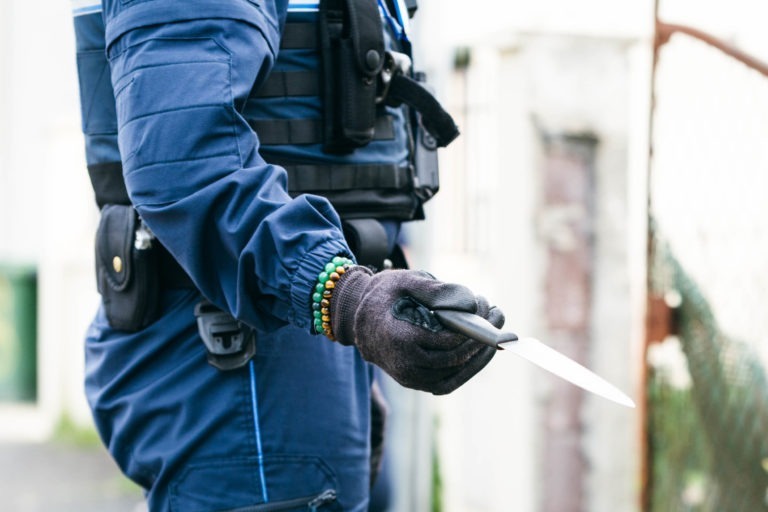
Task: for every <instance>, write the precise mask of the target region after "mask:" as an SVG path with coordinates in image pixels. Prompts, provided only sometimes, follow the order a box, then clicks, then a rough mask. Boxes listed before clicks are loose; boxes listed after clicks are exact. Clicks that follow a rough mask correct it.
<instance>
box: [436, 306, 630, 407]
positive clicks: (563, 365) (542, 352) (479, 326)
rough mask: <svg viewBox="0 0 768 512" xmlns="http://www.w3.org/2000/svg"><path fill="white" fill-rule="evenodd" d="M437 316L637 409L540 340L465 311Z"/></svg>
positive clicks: (457, 328)
mask: <svg viewBox="0 0 768 512" xmlns="http://www.w3.org/2000/svg"><path fill="white" fill-rule="evenodd" d="M433 313H434V315H435V317H437V319H438V320H440V323H441V324H443V325H444V326H445V327H447V328H449V329H451V330H452V331H455V332H458V333H460V334H463V335H465V336H467V337H468V338H472V339H473V340H476V341H479V342H481V343H484V344H486V345H489V346H491V347H494V348H497V349H499V350H511V351H512V352H514V353H515V354H517V355H518V356H520V357H522V358H523V359H527V360H528V361H530V362H532V363H533V364H535V365H537V366H539V367H541V368H543V369H545V370H547V371H549V372H552V373H554V374H555V375H557V376H558V377H560V378H563V379H565V380H567V381H569V382H571V383H572V384H575V385H577V386H579V387H580V388H583V389H586V390H587V391H591V392H592V393H595V394H596V395H599V396H602V397H603V398H607V399H608V400H612V401H614V402H616V403H618V404H621V405H624V406H626V407H635V402H634V401H632V399H631V398H629V397H628V396H627V395H626V394H624V393H623V392H622V391H621V390H619V389H618V388H617V387H616V386H614V385H613V384H611V383H610V382H608V381H606V380H605V379H603V378H602V377H600V376H599V375H597V374H595V373H593V372H592V371H591V370H588V369H587V368H584V367H583V366H582V365H580V364H579V363H577V362H576V361H574V360H573V359H570V358H568V357H566V356H564V355H563V354H561V353H560V352H558V351H557V350H555V349H553V348H550V347H548V346H547V345H545V344H543V343H542V342H540V341H539V340H537V339H536V338H518V336H517V334H515V333H513V332H509V331H502V330H501V329H497V328H496V327H495V326H494V325H493V324H491V323H490V322H489V321H487V320H486V319H484V318H483V317H481V316H478V315H475V314H472V313H467V312H465V311H454V310H449V309H439V310H435V311H433Z"/></svg>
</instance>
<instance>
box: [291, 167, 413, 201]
mask: <svg viewBox="0 0 768 512" xmlns="http://www.w3.org/2000/svg"><path fill="white" fill-rule="evenodd" d="M283 167H285V170H286V171H288V189H289V190H290V192H291V193H292V194H301V193H306V192H317V193H328V192H340V191H344V190H365V189H379V190H381V189H394V190H399V189H404V188H407V187H411V186H413V172H412V170H411V168H410V167H400V166H398V165H396V164H360V165H354V164H342V165H302V164H299V165H290V164H289V165H284V166H283Z"/></svg>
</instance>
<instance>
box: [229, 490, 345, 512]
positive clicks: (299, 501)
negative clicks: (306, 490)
mask: <svg viewBox="0 0 768 512" xmlns="http://www.w3.org/2000/svg"><path fill="white" fill-rule="evenodd" d="M333 501H336V491H335V490H333V489H326V490H325V491H323V492H321V493H320V494H318V495H313V496H305V497H303V498H294V499H291V500H285V501H276V502H274V503H263V504H261V505H253V506H250V507H243V508H236V509H232V510H229V511H226V512H278V511H280V510H288V509H291V508H295V507H300V506H302V505H306V507H307V510H310V511H312V512H317V510H318V509H319V508H320V507H322V506H323V505H326V504H328V503H331V502H333Z"/></svg>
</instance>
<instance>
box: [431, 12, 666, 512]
mask: <svg viewBox="0 0 768 512" xmlns="http://www.w3.org/2000/svg"><path fill="white" fill-rule="evenodd" d="M421 4H422V5H421V7H420V9H421V11H420V13H419V18H420V20H421V21H419V22H417V24H416V28H417V29H419V30H420V32H419V35H420V41H427V42H429V43H431V44H429V45H426V44H425V45H424V46H422V47H421V48H422V50H421V55H420V56H417V59H416V62H417V65H418V64H420V65H421V67H423V68H426V69H427V70H428V72H429V75H430V76H431V77H432V78H433V79H434V83H435V85H436V87H437V89H438V93H439V94H440V95H441V96H442V97H443V98H444V99H447V100H448V101H449V104H448V106H449V107H452V108H449V110H451V112H452V113H453V114H454V115H457V117H458V119H459V124H460V127H461V128H462V133H463V134H462V140H460V141H458V142H457V143H455V144H456V146H455V147H453V146H452V147H450V148H448V149H446V150H443V153H442V158H441V180H442V187H441V192H440V194H439V195H438V196H437V197H436V198H435V199H434V200H433V204H431V205H430V209H429V210H428V216H429V217H428V219H429V221H428V222H427V223H426V225H425V226H424V227H421V226H420V227H419V229H420V230H423V232H424V234H422V235H421V236H419V237H418V240H420V241H421V242H422V244H421V245H420V246H419V247H420V249H421V250H422V251H423V252H420V253H419V255H423V258H424V259H423V260H422V261H423V264H424V266H426V267H428V268H430V269H431V270H433V271H434V272H435V273H436V274H437V275H438V277H441V278H444V279H449V280H455V281H459V282H464V283H469V284H471V286H472V287H474V288H475V289H477V290H479V291H480V292H482V293H484V294H486V295H487V296H489V297H492V298H493V299H494V301H495V302H496V303H498V304H499V305H500V306H501V307H502V308H503V309H504V310H505V311H506V312H507V318H508V321H507V325H508V326H509V328H511V329H513V330H516V331H517V332H520V333H524V334H533V335H538V336H540V337H542V338H544V337H545V336H546V332H545V331H544V330H543V329H544V326H543V311H542V304H541V301H542V298H543V272H544V270H545V268H546V265H545V263H546V262H545V261H544V260H543V257H544V256H545V255H544V246H543V240H542V237H543V232H542V229H543V227H542V226H541V225H540V220H541V218H542V214H543V213H544V212H542V211H541V205H540V202H541V199H540V193H541V191H540V188H541V183H540V180H539V176H538V173H537V171H538V168H537V165H538V164H539V158H540V153H539V152H540V150H541V148H540V138H539V134H538V130H539V129H544V130H547V131H551V132H554V133H564V132H576V133H578V132H581V131H588V132H591V133H594V134H595V135H596V136H597V137H598V139H599V146H598V155H597V162H596V176H595V179H596V192H597V195H596V213H595V215H596V225H595V226H594V228H595V236H596V238H595V241H596V245H595V261H594V265H595V267H594V268H595V273H594V278H593V283H592V285H593V304H592V308H593V309H592V310H593V319H592V324H593V325H592V340H591V345H590V348H591V356H590V357H591V361H590V366H591V367H592V368H593V369H594V370H595V371H597V372H598V373H600V374H601V375H603V376H605V377H606V378H608V379H609V380H611V381H612V382H614V383H616V384H617V385H619V387H621V388H623V389H625V390H627V391H628V392H629V393H630V394H632V395H633V396H636V397H637V396H638V394H639V391H640V390H639V374H640V371H641V365H642V363H641V361H642V356H641V351H642V333H643V311H644V286H643V282H644V272H645V267H644V264H645V261H644V258H645V257H644V254H645V233H644V230H645V197H646V195H645V191H646V188H645V174H646V166H647V132H648V112H649V95H650V90H649V86H650V58H651V52H650V34H651V27H652V3H651V2H633V3H631V4H626V3H621V4H620V5H619V4H616V3H613V2H587V3H578V4H574V3H565V2H563V3H561V2H544V3H533V4H531V3H530V2H525V3H523V2H492V1H480V2H473V3H472V8H471V9H467V8H466V7H465V5H466V4H465V3H462V2H454V1H447V0H440V1H439V2H437V1H433V2H428V1H426V0H425V1H423V2H421ZM425 20H426V21H425ZM458 46H468V47H470V48H471V50H472V59H473V60H472V65H471V67H470V69H469V70H468V71H467V72H466V73H465V74H464V76H462V74H461V73H454V72H453V71H452V70H451V65H452V59H453V52H454V50H455V48H456V47H458ZM505 356H506V357H505ZM538 372H539V370H538V369H536V368H532V367H531V366H530V365H528V364H526V363H524V362H522V361H519V360H516V359H514V358H510V357H509V356H508V355H506V354H500V355H499V356H498V357H497V358H495V359H494V361H493V362H492V363H491V365H490V366H489V368H488V369H487V370H485V371H484V372H483V373H482V374H480V375H479V376H478V377H477V378H476V379H474V380H473V381H471V382H470V383H469V384H467V385H466V386H465V387H464V388H462V389H460V390H459V391H458V392H456V393H455V394H453V395H451V396H449V397H444V398H439V399H436V400H435V401H436V402H437V405H436V409H437V411H438V414H439V430H438V432H437V435H438V436H439V437H438V440H439V444H438V446H439V450H440V461H441V463H442V466H441V470H442V471H443V478H444V481H445V492H444V496H443V497H444V504H445V508H446V510H448V511H453V510H456V511H508V510H515V511H535V510H538V507H539V501H540V497H541V496H542V494H543V493H546V492H548V488H547V475H546V474H542V472H541V467H540V461H539V458H538V457H539V454H540V452H541V448H542V444H543V443H546V442H547V441H546V439H543V438H542V437H541V436H540V435H539V433H538V432H537V425H538V422H539V421H541V418H540V414H541V406H542V404H543V402H544V401H545V400H546V399H547V393H548V390H547V389H546V388H542V386H541V382H542V379H541V374H540V373H538ZM583 422H584V429H585V431H584V438H583V441H582V442H583V450H584V453H585V456H586V458H587V461H588V466H589V468H590V471H589V474H588V475H586V476H585V492H586V498H585V501H586V503H585V506H586V507H587V508H586V509H587V510H591V511H606V512H608V511H631V510H636V509H637V508H638V507H639V501H638V498H639V488H638V483H639V470H640V460H639V443H640V436H641V432H640V429H641V425H640V418H639V416H638V415H637V414H636V413H635V412H630V411H628V410H626V409H623V408H619V407H616V406H614V405H613V404H610V403H607V402H605V401H602V400H600V399H596V398H590V399H588V402H587V404H586V406H585V408H584V411H583Z"/></svg>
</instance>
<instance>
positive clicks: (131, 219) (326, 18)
mask: <svg viewBox="0 0 768 512" xmlns="http://www.w3.org/2000/svg"><path fill="white" fill-rule="evenodd" d="M318 19H319V21H318V22H317V23H288V24H287V25H286V28H285V32H284V36H283V39H282V42H281V48H282V49H286V50H291V49H299V50H312V51H315V50H316V51H318V52H319V55H320V64H321V65H320V68H319V69H320V71H319V72H308V71H298V72H292V71H276V72H273V73H272V74H271V75H270V76H269V77H268V78H267V79H266V81H265V83H264V84H263V86H262V87H261V88H260V89H259V90H258V91H256V92H255V94H254V97H255V98H256V100H257V101H258V99H259V98H276V97H277V98H279V97H293V96H319V97H320V98H321V104H322V118H320V119H293V118H291V119H257V118H251V119H248V121H249V123H250V124H251V126H252V127H253V128H254V130H255V131H256V132H257V133H258V135H259V138H260V140H261V143H262V154H263V155H264V158H265V159H266V160H267V161H268V162H270V163H272V164H277V165H281V166H283V167H284V168H285V169H286V171H287V172H288V189H289V193H290V194H291V195H293V196H296V195H299V194H304V193H313V194H317V195H322V196H325V197H327V198H328V199H329V200H330V202H331V203H332V204H333V205H334V208H335V209H336V211H337V212H338V213H339V214H340V216H341V218H342V223H343V229H344V235H345V237H346V239H347V242H348V244H349V245H350V248H351V250H352V251H353V253H354V254H355V256H356V258H357V260H358V262H359V263H361V264H366V265H372V266H376V267H379V268H381V267H383V266H384V261H385V258H392V259H395V260H396V265H397V266H405V260H404V258H403V257H402V252H401V251H399V249H396V250H395V252H394V253H393V252H391V251H392V248H391V244H390V243H389V240H388V235H387V232H386V230H385V229H384V227H383V226H382V224H381V221H384V220H387V221H398V222H400V221H408V220H413V219H419V218H423V210H422V204H423V203H424V202H425V201H427V200H428V199H429V198H431V197H432V196H433V195H434V194H435V193H436V192H437V190H438V187H439V181H438V174H437V153H436V149H437V148H438V147H441V146H445V145H447V144H448V143H449V142H451V141H452V140H453V139H454V138H455V137H456V136H457V135H458V130H457V128H456V126H455V124H454V123H453V120H452V119H451V117H450V116H449V115H448V114H447V113H446V112H445V111H444V110H443V109H442V107H440V105H439V103H438V102H437V101H436V100H435V98H434V97H433V96H432V95H431V94H430V93H429V92H428V90H427V89H426V88H425V86H424V84H423V82H424V77H423V75H418V74H415V75H414V74H412V73H411V70H410V59H409V58H408V56H406V55H404V54H401V53H397V52H393V51H387V50H385V44H384V38H383V35H382V34H383V27H382V20H381V16H380V12H379V7H378V5H377V2H376V1H375V0H321V2H320V13H319V17H318ZM403 104H405V105H407V106H408V108H407V109H406V110H407V116H406V128H407V129H408V130H409V133H408V138H407V140H408V141H409V142H410V147H409V150H410V151H409V157H408V159H407V162H405V163H398V164H393V163H387V162H383V163H363V164H337V163H333V164H323V163H318V160H317V159H312V160H311V161H301V160H300V159H295V158H290V159H289V158H286V157H283V156H280V155H281V153H280V152H279V151H273V150H274V149H275V148H279V147H280V146H282V145H305V144H321V145H322V148H323V151H324V152H326V153H328V154H333V155H344V154H348V153H351V152H353V151H355V150H357V149H360V148H363V147H365V146H367V145H368V144H370V143H371V142H374V141H377V140H387V139H391V138H393V137H394V136H395V133H394V131H395V128H394V124H393V119H392V116H391V115H390V114H388V111H387V108H386V107H400V106H401V105H403ZM89 174H90V177H91V182H92V185H93V188H94V191H95V193H96V200H97V203H98V205H99V207H100V208H101V212H102V213H101V221H100V224H99V228H98V232H97V240H96V265H97V270H96V272H97V283H98V288H99V292H100V293H101V295H102V298H103V303H104V307H105V311H106V314H107V318H108V320H109V322H110V325H111V326H112V327H114V328H116V329H121V330H126V331H137V330H140V329H142V328H144V327H146V326H147V325H148V324H149V323H151V322H152V321H154V320H155V319H156V318H157V316H158V314H159V298H160V291H161V290H162V289H164V288H195V286H194V283H193V282H192V280H191V279H190V278H189V276H187V274H186V273H185V272H184V270H183V269H182V268H181V267H180V266H179V265H178V263H177V262H176V261H175V260H174V259H173V258H172V256H171V255H170V254H169V253H168V252H167V250H165V248H164V247H163V246H162V245H161V244H160V242H159V241H158V240H157V239H156V238H155V237H154V235H153V234H152V233H151V231H150V230H149V229H148V227H147V226H146V225H144V223H143V222H142V220H141V219H140V218H139V217H138V215H137V213H136V211H135V210H134V208H133V207H132V206H131V204H130V199H129V197H128V194H127V191H126V188H125V183H124V181H123V177H122V167H121V164H120V163H119V162H118V163H107V164H100V165H92V166H89ZM195 314H196V316H197V321H198V327H199V330H200V335H201V337H202V338H203V341H204V342H205V345H206V348H207V350H208V359H209V361H210V362H211V364H212V365H214V366H216V367H217V368H220V369H225V370H226V369H232V368H237V367H240V366H242V365H244V364H245V363H246V362H247V361H248V360H249V359H250V358H251V357H252V355H253V353H254V351H255V336H254V333H253V330H252V329H251V328H250V327H248V326H246V325H245V324H242V323H241V322H238V321H237V320H235V319H234V318H233V317H232V316H231V315H229V314H227V313H224V312H222V311H220V310H218V309H216V308H215V307H214V306H213V305H211V304H210V303H208V302H206V301H203V302H201V303H200V304H199V305H198V306H197V308H196V311H195Z"/></svg>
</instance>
